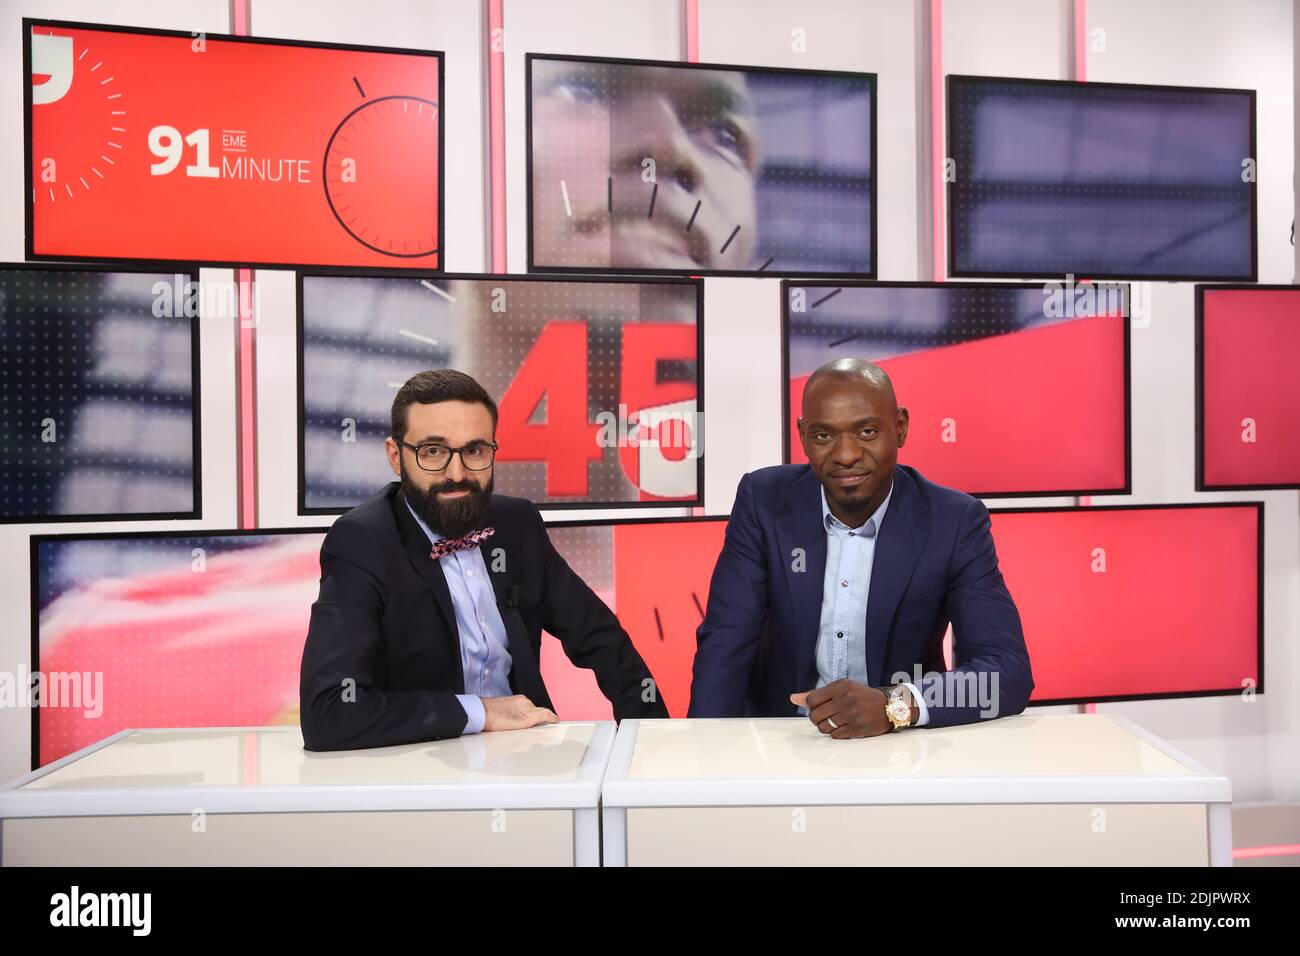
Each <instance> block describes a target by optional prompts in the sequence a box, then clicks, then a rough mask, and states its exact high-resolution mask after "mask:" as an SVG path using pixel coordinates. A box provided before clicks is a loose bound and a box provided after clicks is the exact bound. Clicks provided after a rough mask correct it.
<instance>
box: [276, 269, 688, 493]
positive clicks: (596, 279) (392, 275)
mask: <svg viewBox="0 0 1300 956" xmlns="http://www.w3.org/2000/svg"><path fill="white" fill-rule="evenodd" d="M313 277H317V278H355V279H373V278H384V279H414V280H419V279H437V280H439V281H442V282H455V281H461V280H473V281H480V282H542V283H547V282H549V283H558V282H592V283H605V284H617V285H645V284H654V285H688V286H694V288H695V363H696V364H695V379H696V381H695V389H696V391H695V395H696V400H695V414H696V417H697V420H699V421H701V422H703V421H704V380H705V374H704V280H703V279H701V278H698V277H691V276H681V275H676V274H674V275H671V276H628V275H611V276H604V275H600V276H596V275H586V274H570V273H564V274H558V273H547V274H534V273H509V272H506V273H484V272H441V271H420V270H415V269H390V270H380V271H378V272H376V271H374V270H366V271H365V272H364V273H362V272H359V271H358V270H355V269H347V268H319V269H300V270H298V271H297V272H296V273H295V275H294V298H295V306H294V310H295V333H294V340H295V346H294V351H295V354H296V360H297V367H296V374H297V384H296V388H295V391H296V393H297V421H296V431H297V446H298V493H297V496H296V499H297V511H298V517H317V516H322V515H341V514H346V513H347V512H348V511H350V510H351V508H322V507H308V505H307V428H306V421H307V396H306V376H305V374H304V369H305V355H304V352H305V345H306V335H305V323H306V317H305V315H304V309H303V280H304V279H306V278H313ZM493 400H494V401H500V399H499V397H497V396H493ZM702 436H703V429H701V430H700V437H697V439H696V440H697V443H699V444H700V453H699V455H698V456H697V457H696V463H695V490H696V494H695V497H694V498H693V499H685V498H683V499H680V500H679V499H662V500H655V501H614V502H603V501H559V502H534V504H536V506H537V507H538V508H539V509H541V510H543V511H595V510H611V509H618V510H620V511H621V510H634V509H635V510H640V509H644V508H660V509H663V508H703V507H704V460H705V457H706V454H707V451H706V449H705V448H704V446H703V440H704V439H703V437H702ZM375 490H376V491H378V488H376V489H375ZM504 493H505V492H502V494H504ZM360 503H361V502H360V501H358V502H357V504H360ZM352 507H356V506H355V505H353V506H352Z"/></svg>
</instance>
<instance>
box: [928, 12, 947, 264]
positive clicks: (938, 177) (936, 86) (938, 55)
mask: <svg viewBox="0 0 1300 956" xmlns="http://www.w3.org/2000/svg"><path fill="white" fill-rule="evenodd" d="M943 151H944V136H943V0H930V166H931V170H932V177H933V178H932V180H931V182H930V232H931V235H930V238H931V250H932V252H933V257H934V261H933V263H932V265H931V278H932V279H933V280H934V281H935V282H942V281H943V280H944V279H945V278H947V276H948V269H947V262H946V258H947V241H946V239H947V237H946V235H945V233H944V228H943V222H944V200H945V198H946V197H945V195H944V183H943V158H944V157H943Z"/></svg>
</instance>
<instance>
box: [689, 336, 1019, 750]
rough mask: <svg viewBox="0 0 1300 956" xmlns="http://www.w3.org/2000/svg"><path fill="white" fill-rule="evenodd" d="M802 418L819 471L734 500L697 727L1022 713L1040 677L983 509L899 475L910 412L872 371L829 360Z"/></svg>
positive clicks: (697, 693)
mask: <svg viewBox="0 0 1300 956" xmlns="http://www.w3.org/2000/svg"><path fill="white" fill-rule="evenodd" d="M802 412H803V413H802V415H801V416H800V418H799V421H798V428H799V441H800V443H801V444H802V445H803V449H804V452H805V454H806V455H807V456H808V464H806V465H777V466H774V467H771V468H760V469H758V470H757V471H754V472H751V473H749V474H747V475H745V477H744V478H742V479H741V480H740V486H739V487H738V488H737V489H736V502H735V505H734V507H733V508H732V511H731V520H730V521H729V522H728V524H727V534H726V542H725V544H724V545H723V549H722V553H721V554H720V555H719V557H718V563H717V566H716V567H715V568H714V571H713V581H712V584H711V585H710V590H709V605H708V610H707V612H706V613H705V616H704V622H703V623H702V624H701V625H700V627H699V630H698V632H697V634H696V638H697V649H696V653H695V666H694V676H693V679H692V682H691V704H690V712H689V716H691V717H741V716H761V717H786V716H794V715H796V714H806V715H807V716H808V718H809V720H811V721H812V722H813V723H814V724H815V725H816V726H817V728H818V729H819V730H820V731H821V732H822V733H824V734H829V735H830V736H831V737H833V738H836V739H845V738H850V737H871V736H875V735H877V734H882V733H886V732H888V731H892V730H902V729H904V728H907V727H916V726H930V727H945V726H951V725H954V724H964V723H972V722H975V721H978V720H987V719H992V718H996V717H1005V716H1008V715H1011V714H1018V713H1020V712H1021V711H1022V710H1024V708H1025V704H1026V703H1027V702H1028V701H1029V694H1030V691H1032V690H1033V688H1034V681H1033V675H1032V672H1031V670H1030V666H1029V654H1028V652H1027V650H1026V648H1025V638H1024V633H1023V631H1022V630H1021V625H1020V614H1019V612H1018V611H1017V610H1016V606H1015V603H1014V602H1013V601H1012V599H1011V595H1010V594H1009V593H1008V591H1007V587H1006V584H1005V583H1004V582H1003V580H1002V574H1001V572H999V571H998V559H997V553H996V551H995V550H994V547H993V536H992V534H991V532H990V526H989V513H988V509H987V508H985V507H984V504H983V502H981V501H980V500H979V499H977V498H972V497H971V496H970V495H966V494H963V493H962V492H960V491H956V490H954V489H951V488H945V487H943V486H941V485H936V484H934V483H933V482H931V481H928V480H927V479H926V478H925V477H924V476H923V475H921V473H920V472H918V471H917V470H916V469H915V468H910V467H908V466H906V465H900V464H898V449H900V448H902V447H903V445H904V443H905V442H906V441H907V424H908V418H907V409H906V408H902V407H900V406H899V404H898V400H897V398H896V397H895V395H894V387H893V383H892V382H890V380H889V376H888V375H887V374H886V373H885V372H884V370H883V369H881V368H880V367H879V366H878V365H875V364H873V363H871V362H864V361H862V360H860V359H837V360H836V361H834V362H830V363H827V364H826V365H823V366H822V367H821V368H819V369H817V371H816V372H814V373H813V374H812V376H810V377H809V379H808V382H807V385H806V386H805V388H804V393H803V409H802ZM950 621H951V623H952V629H953V659H954V664H955V665H956V666H955V667H954V668H953V669H952V670H948V668H947V666H946V664H945V661H944V655H943V640H944V634H945V633H946V631H947V629H948V624H949V622H950Z"/></svg>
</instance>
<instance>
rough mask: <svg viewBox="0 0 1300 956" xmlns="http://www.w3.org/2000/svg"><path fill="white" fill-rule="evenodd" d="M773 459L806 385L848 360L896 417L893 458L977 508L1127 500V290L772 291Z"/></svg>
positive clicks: (1003, 286)
mask: <svg viewBox="0 0 1300 956" xmlns="http://www.w3.org/2000/svg"><path fill="white" fill-rule="evenodd" d="M782 291H783V299H784V304H783V317H784V325H785V332H784V343H785V365H786V368H785V370H784V372H783V374H782V389H783V392H784V407H785V421H786V429H785V441H786V460H787V461H793V462H804V461H807V460H808V459H807V456H806V455H805V454H804V450H803V446H802V444H801V443H800V440H799V433H798V420H799V417H800V412H801V406H802V402H803V390H804V384H805V383H806V382H807V380H808V376H809V375H810V374H811V373H812V372H813V371H814V370H815V369H817V368H818V367H820V366H821V365H823V364H824V363H826V362H830V361H833V360H835V359H839V358H861V359H867V360H869V361H873V362H876V363H878V364H879V365H880V366H881V368H883V369H884V370H885V371H886V372H888V373H889V376H890V378H891V379H892V381H893V383H894V390H895V393H896V395H897V396H898V401H899V404H900V405H902V406H904V407H905V408H907V409H908V412H909V418H910V420H909V427H908V433H907V438H906V442H905V444H904V445H903V447H902V448H901V449H899V451H898V460H899V461H900V462H902V463H903V464H906V465H911V466H913V467H915V468H917V469H919V470H920V471H921V473H922V474H924V475H925V476H926V477H927V478H930V479H931V480H933V481H937V482H939V483H940V484H944V485H949V486H951V487H955V488H960V489H961V490H962V491H965V492H967V493H969V494H973V495H981V496H985V497H997V496H1003V497H1006V496H1015V497H1026V496H1032V495H1084V494H1106V493H1111V494H1119V493H1126V492H1127V491H1128V488H1129V413H1128V412H1129V409H1128V405H1129V401H1128V400H1129V385H1128V364H1129V326H1128V319H1127V316H1128V312H1129V310H1128V287H1127V286H1125V285H1107V284H1093V283H1081V284H1079V285H1072V284H1067V283H1046V284H1044V285H1030V284H1027V283H998V284H995V283H989V282H981V283H973V282H942V283H907V282H882V283H869V284H852V283H835V282H825V281H823V282H813V283H808V282H795V281H790V282H786V283H784V289H783V290H782Z"/></svg>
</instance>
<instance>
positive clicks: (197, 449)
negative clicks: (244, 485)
mask: <svg viewBox="0 0 1300 956" xmlns="http://www.w3.org/2000/svg"><path fill="white" fill-rule="evenodd" d="M0 271H2V272H9V271H29V272H46V273H70V272H97V273H126V274H128V275H136V274H167V273H171V274H172V275H182V276H185V278H186V280H187V281H189V282H192V283H195V284H197V285H199V286H200V287H201V286H202V278H201V276H200V273H199V265H198V264H197V263H190V262H184V261H180V260H177V261H175V262H171V261H167V262H147V261H143V260H132V262H131V264H130V265H128V266H125V267H122V266H108V265H98V264H89V265H80V264H75V263H69V264H66V265H55V264H54V263H46V262H0ZM202 303H203V298H202V295H200V297H199V305H200V309H199V313H198V314H197V315H194V316H191V317H190V407H191V410H192V412H193V414H192V415H191V418H192V422H191V429H190V441H191V447H192V453H191V461H192V464H191V468H192V470H193V474H192V476H191V478H192V483H191V485H192V489H193V496H194V507H193V508H191V509H190V510H189V511H151V512H144V511H140V512H128V513H114V512H109V513H104V514H96V513H79V514H68V515H54V514H45V515H8V514H4V513H3V512H0V525H16V524H66V523H68V522H72V521H163V520H167V521H172V520H180V521H183V520H197V519H201V518H202V517H203V423H202V408H203V390H202V380H201V378H200V366H201V365H202V361H201V355H200V354H199V348H200V342H199V323H200V320H201V319H202V318H203V315H202Z"/></svg>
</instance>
